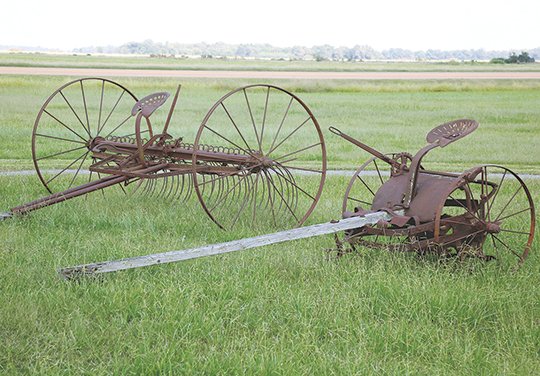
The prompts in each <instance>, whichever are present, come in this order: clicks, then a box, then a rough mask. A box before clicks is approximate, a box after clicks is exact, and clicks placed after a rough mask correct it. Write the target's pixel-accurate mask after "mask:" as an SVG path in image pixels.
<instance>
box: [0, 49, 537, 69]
mask: <svg viewBox="0 0 540 376" xmlns="http://www.w3.org/2000/svg"><path fill="white" fill-rule="evenodd" d="M0 66H18V67H52V68H57V67H65V68H67V67H69V68H121V69H124V68H129V69H178V70H256V71H258V70H262V71H338V72H339V71H342V72H354V71H364V72H380V71H384V72H388V71H394V72H409V71H417V72H454V71H470V72H478V71H480V72H499V71H514V72H518V71H525V72H533V71H539V70H540V64H506V65H501V64H490V63H486V62H461V63H459V62H370V61H365V62H335V61H282V60H244V59H188V58H150V57H147V56H129V55H125V56H99V55H92V56H87V55H85V54H74V55H54V54H39V53H38V54H31V53H0Z"/></svg>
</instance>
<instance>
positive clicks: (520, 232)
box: [500, 228, 531, 236]
mask: <svg viewBox="0 0 540 376" xmlns="http://www.w3.org/2000/svg"><path fill="white" fill-rule="evenodd" d="M500 230H501V231H502V232H511V233H512V234H521V235H527V236H529V235H531V234H530V233H529V232H524V231H516V230H507V229H503V228H501V229H500Z"/></svg>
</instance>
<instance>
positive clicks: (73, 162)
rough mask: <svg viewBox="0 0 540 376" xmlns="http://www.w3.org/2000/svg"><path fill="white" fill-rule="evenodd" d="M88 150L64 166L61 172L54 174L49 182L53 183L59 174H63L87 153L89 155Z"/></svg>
mask: <svg viewBox="0 0 540 376" xmlns="http://www.w3.org/2000/svg"><path fill="white" fill-rule="evenodd" d="M87 154H88V152H85V153H83V154H81V155H80V156H79V157H78V158H77V159H75V160H73V161H72V162H71V163H70V164H69V165H67V166H66V167H64V169H63V170H61V171H60V172H59V173H57V174H56V175H54V176H53V177H52V178H50V179H49V180H47V182H46V183H47V184H49V183H51V182H52V181H53V180H54V179H56V178H57V177H58V176H60V175H62V173H64V171H66V170H67V169H68V168H70V167H71V166H73V165H74V164H75V163H77V161H78V160H79V159H81V158H83V157H84V156H85V155H87Z"/></svg>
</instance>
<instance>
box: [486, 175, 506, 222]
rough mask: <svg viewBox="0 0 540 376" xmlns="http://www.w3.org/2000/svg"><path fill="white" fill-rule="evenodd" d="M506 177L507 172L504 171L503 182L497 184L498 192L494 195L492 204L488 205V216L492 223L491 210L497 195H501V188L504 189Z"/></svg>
mask: <svg viewBox="0 0 540 376" xmlns="http://www.w3.org/2000/svg"><path fill="white" fill-rule="evenodd" d="M505 176H506V170H504V173H503V175H502V176H501V181H499V184H497V191H495V194H494V195H493V197H492V198H491V204H490V205H488V213H489V214H488V216H489V218H490V221H491V208H492V207H493V204H494V203H495V199H496V198H497V195H498V194H499V192H500V191H501V187H502V184H503V182H504V178H505Z"/></svg>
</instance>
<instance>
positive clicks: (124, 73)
mask: <svg viewBox="0 0 540 376" xmlns="http://www.w3.org/2000/svg"><path fill="white" fill-rule="evenodd" d="M0 75H27V76H29V75H30V76H100V77H180V78H238V79H240V78H242V79H250V78H251V79H302V80H538V79H540V72H286V71H283V72H278V71H272V72H271V71H224V70H154V69H99V68H43V67H0Z"/></svg>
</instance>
